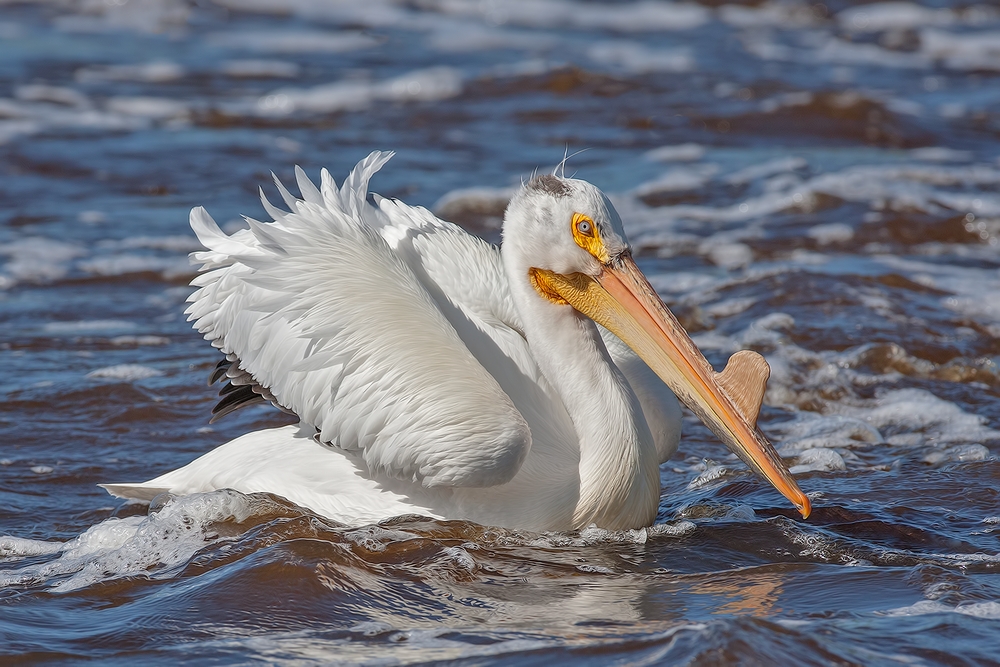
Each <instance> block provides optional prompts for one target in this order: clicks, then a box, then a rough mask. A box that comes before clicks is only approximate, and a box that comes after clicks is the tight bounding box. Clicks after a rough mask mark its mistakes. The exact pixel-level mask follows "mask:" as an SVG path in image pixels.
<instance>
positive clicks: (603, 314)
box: [503, 175, 810, 517]
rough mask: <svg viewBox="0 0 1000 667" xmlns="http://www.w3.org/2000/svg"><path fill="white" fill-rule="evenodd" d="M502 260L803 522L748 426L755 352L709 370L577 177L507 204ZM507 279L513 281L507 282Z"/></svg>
mask: <svg viewBox="0 0 1000 667" xmlns="http://www.w3.org/2000/svg"><path fill="white" fill-rule="evenodd" d="M503 240H504V255H505V257H516V258H517V262H516V263H517V265H518V266H520V267H523V270H524V274H525V275H524V278H525V280H526V281H528V282H529V283H530V284H531V286H532V287H533V288H534V290H535V291H536V292H537V293H538V295H539V296H540V297H541V298H543V299H545V300H547V301H549V302H551V303H552V304H554V305H556V306H558V307H565V308H575V309H576V310H577V311H579V312H580V313H582V314H584V315H586V316H587V317H590V318H591V319H593V320H594V321H596V322H598V323H600V324H601V325H603V326H604V327H606V328H607V329H609V330H610V331H612V332H614V334H615V335H617V336H618V337H619V338H620V339H621V340H622V341H624V342H625V343H626V344H627V345H628V346H629V347H631V348H632V349H633V350H634V351H635V352H636V354H638V355H639V356H640V357H641V358H642V359H643V361H645V362H646V364H647V365H649V367H650V368H651V369H652V370H653V371H654V372H655V373H656V374H657V375H659V376H660V379H662V380H663V381H664V382H665V383H666V385H667V386H668V387H670V389H671V390H672V391H673V392H674V393H675V394H676V395H677V397H678V398H679V399H681V400H682V401H683V402H684V403H685V405H687V406H688V407H689V408H690V409H691V410H692V411H693V412H694V413H695V414H696V415H698V416H699V417H700V418H701V420H702V421H703V422H705V425H706V426H708V427H709V428H710V429H711V430H712V431H713V432H714V433H715V434H716V435H717V436H718V437H719V439H721V440H722V441H723V442H724V443H725V444H726V445H727V446H728V447H729V448H730V449H731V450H732V451H733V452H735V453H736V454H737V455H738V456H739V457H740V458H741V459H743V461H745V462H746V463H747V465H749V466H750V468H751V469H753V470H755V471H756V472H757V473H758V474H760V475H762V476H763V477H764V478H765V479H767V480H768V481H769V482H771V484H773V485H774V487H775V488H776V489H777V490H778V491H780V492H781V493H782V494H783V495H784V496H785V497H786V498H788V499H789V500H790V501H791V502H792V503H793V504H794V505H795V506H796V507H798V509H799V511H800V512H801V513H802V515H803V516H805V517H808V516H809V512H810V504H809V499H808V498H807V497H806V495H805V494H804V493H802V490H801V489H799V487H798V484H796V483H795V480H794V479H793V478H792V476H791V473H789V471H788V468H787V467H786V466H785V464H784V462H782V460H781V458H780V457H779V456H778V454H777V452H776V451H775V450H774V447H773V446H772V445H771V443H770V442H768V440H767V438H765V437H764V435H763V434H762V433H761V432H760V430H759V429H757V426H756V423H757V413H758V412H759V410H760V405H761V402H762V401H763V398H764V389H765V386H766V383H767V378H768V375H769V373H770V369H769V367H768V365H767V362H766V361H764V358H763V357H761V356H760V355H759V354H757V353H755V352H749V351H743V352H738V353H737V354H735V355H733V357H732V358H731V359H730V361H729V364H728V365H727V366H726V368H725V370H723V371H722V372H721V373H716V372H715V371H714V370H713V369H712V366H711V365H710V364H709V363H708V361H707V360H706V359H705V357H704V356H703V355H702V354H701V351H699V350H698V348H697V347H696V346H695V344H694V342H693V341H692V340H691V338H690V336H688V334H687V332H686V331H685V330H684V328H683V327H682V326H681V325H680V323H679V322H678V321H677V318H675V317H674V316H673V314H672V313H671V312H670V311H669V310H668V309H667V307H666V305H665V304H664V303H663V301H662V300H661V299H660V297H659V296H657V294H656V290H654V289H653V287H652V286H651V285H650V284H649V281H648V280H647V279H646V277H645V276H644V275H643V274H642V272H641V271H640V270H639V267H637V266H636V264H635V262H634V261H633V260H632V255H631V249H630V248H629V245H628V241H627V239H626V237H625V230H624V229H623V227H622V222H621V218H620V217H619V215H618V212H617V211H615V208H614V206H613V205H612V204H611V202H610V201H609V200H608V198H607V197H606V196H605V195H604V193H602V192H601V191H600V190H598V189H597V188H596V187H594V186H593V185H591V184H590V183H587V182H585V181H580V180H576V179H568V178H559V177H557V176H550V175H545V176H539V177H537V178H534V179H532V180H531V181H529V182H528V183H527V184H526V185H525V186H524V187H523V188H521V190H520V191H519V192H518V193H517V194H516V195H515V196H514V197H513V199H511V202H510V205H509V206H508V207H507V213H506V216H505V218H504V229H503ZM512 279H514V277H513V276H512Z"/></svg>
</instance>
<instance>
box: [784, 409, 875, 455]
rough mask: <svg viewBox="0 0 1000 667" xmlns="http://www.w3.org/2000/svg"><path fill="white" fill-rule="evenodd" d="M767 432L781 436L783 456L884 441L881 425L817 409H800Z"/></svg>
mask: <svg viewBox="0 0 1000 667" xmlns="http://www.w3.org/2000/svg"><path fill="white" fill-rule="evenodd" d="M768 432H770V433H774V434H776V435H777V436H778V437H780V442H781V446H780V447H779V449H778V451H779V453H780V454H781V455H782V456H789V455H792V454H796V453H799V452H804V451H806V450H815V449H818V448H829V447H834V448H845V449H849V448H852V447H862V446H864V447H867V446H868V445H870V444H876V443H880V442H883V439H882V434H881V433H880V432H879V431H878V429H877V428H875V427H874V426H872V425H871V424H869V423H868V422H866V421H864V420H862V419H858V418H856V417H846V416H844V415H819V414H816V413H815V412H797V413H796V414H795V418H794V419H792V420H790V421H787V422H782V423H779V424H775V425H773V426H770V427H769V428H768Z"/></svg>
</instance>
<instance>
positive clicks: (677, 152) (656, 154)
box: [643, 144, 705, 162]
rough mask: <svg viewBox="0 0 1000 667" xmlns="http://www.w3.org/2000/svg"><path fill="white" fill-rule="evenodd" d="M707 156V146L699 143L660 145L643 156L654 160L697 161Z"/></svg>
mask: <svg viewBox="0 0 1000 667" xmlns="http://www.w3.org/2000/svg"><path fill="white" fill-rule="evenodd" d="M704 156H705V147H704V146H701V145H699V144H678V145H676V146H660V147H659V148H654V149H653V150H651V151H647V152H646V153H645V154H644V155H643V157H645V158H646V159H647V160H652V161H654V162H695V161H697V160H700V159H702V158H703V157H704Z"/></svg>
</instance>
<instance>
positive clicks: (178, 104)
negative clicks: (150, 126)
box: [106, 96, 188, 120]
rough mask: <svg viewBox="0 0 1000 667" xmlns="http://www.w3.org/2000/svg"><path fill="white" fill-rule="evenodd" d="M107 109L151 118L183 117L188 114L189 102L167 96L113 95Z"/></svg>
mask: <svg viewBox="0 0 1000 667" xmlns="http://www.w3.org/2000/svg"><path fill="white" fill-rule="evenodd" d="M106 104H107V109H108V110H109V111H113V112H115V113H120V114H124V115H126V116H135V117H138V118H144V119H149V120H169V119H183V118H186V117H187V114H188V103H187V102H183V101H181V100H176V99H170V98H166V97H148V96H135V97H112V98H110V99H109V100H108V101H107V103H106Z"/></svg>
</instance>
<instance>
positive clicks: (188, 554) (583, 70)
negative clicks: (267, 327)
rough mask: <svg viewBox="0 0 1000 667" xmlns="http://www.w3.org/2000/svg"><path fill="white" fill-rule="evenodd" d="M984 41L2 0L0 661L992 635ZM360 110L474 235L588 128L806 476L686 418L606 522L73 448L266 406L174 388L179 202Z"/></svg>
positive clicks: (349, 7) (860, 18) (318, 153)
mask: <svg viewBox="0 0 1000 667" xmlns="http://www.w3.org/2000/svg"><path fill="white" fill-rule="evenodd" d="M998 63H1000V10H997V9H996V8H995V7H994V6H992V5H989V4H981V5H975V4H968V3H964V2H961V3H960V2H955V1H951V2H949V1H946V0H941V1H938V2H930V1H928V2H924V3H919V4H918V3H895V4H862V3H851V2H843V1H835V0H831V1H829V2H826V3H825V4H819V3H805V2H796V1H794V0H791V1H789V2H757V1H752V2H743V3H738V2H734V3H731V4H726V3H723V2H715V1H714V0H713V1H711V2H710V1H708V0H705V1H704V2H702V3H682V4H669V3H658V2H641V3H634V2H625V3H614V4H599V3H590V2H578V3H577V2H562V1H557V0H549V1H548V2H541V3H501V2H495V3H494V2H481V3H461V2H444V1H440V2H438V1H432V0H428V1H426V2H424V1H420V2H410V3H393V2H386V1H383V0H378V1H376V0H372V1H370V2H366V3H363V4H358V5H356V6H355V5H354V4H346V3H345V4H335V3H326V2H321V1H320V0H294V1H290V2H279V1H278V0H253V1H250V0H224V1H217V2H203V3H188V2H182V1H181V0H144V1H140V0H123V1H118V0H116V2H93V3H91V2H83V1H80V2H73V1H67V2H58V3H56V2H52V3H47V2H38V3H10V4H3V5H0V168H2V170H3V179H2V181H0V204H2V206H0V221H2V226H0V258H2V260H3V261H4V264H3V265H2V267H0V359H2V368H3V375H2V379H0V392H2V394H0V395H2V402H0V410H2V413H0V535H2V536H0V661H2V662H25V661H27V662H36V661H37V662H47V661H51V662H75V661H78V660H79V661H82V660H99V661H101V662H102V663H108V664H115V663H120V664H133V663H135V662H138V661H142V662H145V663H163V664H168V663H169V664H174V663H176V662H177V661H187V662H192V663H197V664H230V663H239V664H254V663H269V664H270V663H281V664H284V663H310V662H320V663H330V662H337V661H342V662H351V663H364V664H403V663H419V662H426V661H454V662H457V663H463V664H464V663H470V664H486V663H497V662H502V661H512V662H513V661H517V662H518V663H519V664H522V663H540V664H549V663H551V662H553V661H560V660H562V661H564V660H573V661H575V662H580V663H592V664H599V665H604V664H632V663H635V664H646V663H657V662H667V663H686V664H698V665H707V664H720V663H723V664H729V663H745V664H766V665H770V664H774V663H775V662H780V663H793V662H795V663H800V664H861V665H871V664H898V663H907V664H949V665H950V664H998V663H1000V652H998V649H997V646H1000V584H998V583H997V582H998V581H1000V579H998V577H997V574H998V570H1000V543H998V536H1000V492H998V488H1000V462H998V458H997V457H998V452H1000V392H998V369H997V362H998V356H1000V343H998V337H1000V255H998V243H1000V241H998V238H1000V161H998V158H1000V140H998V136H1000V115H998V109H1000V79H998V74H1000V65H998ZM372 149H395V150H397V151H398V155H397V157H396V158H394V159H393V161H392V162H390V164H389V165H387V167H386V168H384V169H383V171H382V172H381V173H380V174H379V175H378V176H377V178H376V180H375V181H374V183H373V189H374V190H375V191H377V192H379V193H381V194H383V195H386V196H396V197H401V198H403V199H405V200H406V201H408V202H409V203H414V204H421V205H426V206H430V207H432V208H434V209H435V210H436V211H438V212H439V214H441V215H442V216H443V217H446V218H449V219H453V220H455V221H457V222H460V223H462V224H464V225H466V226H467V227H468V228H469V229H471V230H473V231H475V232H476V233H479V234H482V235H483V236H485V237H486V238H488V239H491V240H497V237H498V234H497V229H498V224H499V216H500V215H501V214H502V210H503V206H504V203H505V201H506V197H507V196H508V192H509V189H510V188H511V187H512V186H513V185H515V184H517V183H518V182H519V180H520V179H521V178H522V177H524V176H526V175H529V174H531V173H532V171H533V170H534V169H536V168H540V169H550V168H551V166H552V165H553V164H555V163H556V162H558V161H559V160H560V159H562V157H563V154H564V150H566V149H568V150H569V152H571V153H572V152H574V151H577V150H580V149H588V150H586V152H583V153H581V154H579V155H577V156H575V157H573V158H572V159H571V160H570V161H569V169H570V171H573V170H575V171H576V173H577V175H578V176H579V177H581V178H585V179H587V180H589V181H591V182H593V183H595V184H597V185H599V186H600V187H602V188H603V189H604V190H605V191H607V192H609V193H612V196H613V199H614V201H615V203H616V206H617V207H618V209H619V211H620V212H621V214H622V217H623V219H624V220H625V224H626V229H627V231H628V233H629V235H630V238H631V240H632V242H633V244H634V245H635V247H636V250H637V253H636V254H637V256H638V259H639V263H640V265H641V267H642V268H643V270H644V271H645V272H646V273H647V275H649V276H650V277H651V280H652V282H653V284H654V286H655V287H656V288H657V289H658V290H659V291H660V293H661V294H662V296H663V297H664V298H665V299H666V300H667V302H668V303H669V304H670V305H671V306H672V308H673V309H674V311H675V312H676V313H677V315H678V316H679V317H680V318H681V320H682V321H683V323H684V324H685V325H686V326H687V327H689V329H690V330H691V332H692V334H693V335H694V336H695V340H696V342H697V343H698V344H699V345H700V346H701V347H702V349H703V350H704V351H705V352H706V354H707V356H708V357H709V359H710V360H711V361H712V363H713V364H715V366H716V367H717V368H720V367H721V366H722V365H723V364H724V362H725V360H726V359H727V358H728V356H729V355H730V354H731V353H732V352H733V351H735V350H738V349H743V348H749V349H755V350H758V351H760V352H761V353H762V354H764V355H765V357H766V358H767V359H768V361H769V362H770V364H771V367H772V379H771V381H770V383H769V391H768V394H767V396H766V400H765V405H764V408H763V411H762V415H761V420H760V424H761V427H762V428H763V430H764V431H765V433H767V434H768V435H769V436H770V437H771V439H772V440H773V441H774V442H775V443H776V445H777V446H778V448H779V450H780V451H781V453H782V455H783V456H785V457H786V461H787V462H788V463H789V464H790V465H791V466H793V471H795V473H796V476H797V478H798V479H799V481H800V484H801V486H802V488H803V489H804V490H805V491H806V492H807V493H808V494H809V495H810V497H811V498H812V501H813V505H814V508H815V509H814V514H813V516H812V517H810V519H809V520H808V521H802V520H801V519H799V518H797V516H796V513H795V511H794V509H792V508H791V507H789V506H788V504H787V502H786V501H784V499H783V498H781V497H780V496H779V495H778V494H777V493H776V492H775V491H774V490H773V489H772V488H771V487H770V486H769V485H767V484H766V483H765V482H763V481H761V480H759V479H757V478H755V477H753V476H752V475H751V474H750V473H749V472H748V471H747V470H746V468H745V467H744V466H743V465H742V464H741V463H740V462H739V461H737V460H736V459H735V458H734V457H731V456H729V455H728V452H727V451H726V450H725V448H724V447H722V446H721V445H720V444H719V443H718V442H717V441H716V440H715V439H714V438H713V437H712V436H711V434H710V433H709V432H708V431H707V429H705V428H704V427H703V426H702V425H701V424H700V423H698V422H697V421H696V420H695V419H694V418H693V417H690V416H689V417H687V418H686V419H685V424H684V437H683V439H682V443H681V448H680V451H679V452H678V454H677V456H676V457H675V458H674V459H673V460H671V461H670V462H668V463H667V464H665V465H664V466H663V467H662V470H661V479H662V484H663V494H662V499H661V502H660V509H659V516H658V517H657V520H656V523H655V525H654V526H653V527H651V528H648V529H645V530H641V531H632V532H628V533H608V532H605V531H600V530H597V529H590V530H585V531H583V532H581V533H559V534H542V535H540V534H531V533H523V532H516V531H509V530H500V529H496V528H488V527H482V526H477V525H474V524H468V523H459V522H436V521H430V520H425V519H421V518H419V517H403V518H400V519H398V520H395V521H392V522H388V523H386V524H382V525H379V526H370V527H366V528H361V529H349V528H345V527H343V526H339V525H337V524H336V523H335V522H333V521H331V520H328V519H325V518H322V517H318V516H315V515H313V514H311V513H309V512H307V511H304V510H302V509H300V508H297V507H295V506H293V505H290V504H289V503H287V502H286V501H284V500H282V499H280V498H275V497H267V496H244V495H240V494H238V493H235V492H229V491H220V492H217V493H213V494H206V495H201V496H191V497H183V498H159V499H157V501H155V502H154V505H153V506H152V507H146V506H144V505H128V504H122V503H121V502H119V501H117V500H114V499H112V498H110V497H108V496H107V495H106V494H105V493H104V492H103V491H102V490H101V489H99V488H97V487H96V486H95V484H97V483H98V482H102V481H113V480H120V479H146V478H149V477H152V476H154V475H157V474H159V473H161V472H164V471H166V470H169V469H172V468H175V467H178V466H180V465H183V464H184V463H187V462H188V461H190V460H192V459H193V458H195V457H196V456H198V455H199V454H201V453H204V452H206V451H208V450H210V449H211V448H212V447H214V446H216V445H218V444H221V443H223V442H225V441H227V440H228V439H231V438H233V437H235V436H237V435H240V434H242V433H245V432H247V431H250V430H254V429H257V428H263V427H266V426H271V425H277V424H281V423H287V421H288V417H286V416H284V415H281V414H280V413H278V412H277V411H275V410H273V409H265V408H252V409H249V410H245V411H242V412H241V413H237V414H236V415H233V416H232V417H229V418H227V419H226V420H223V421H222V422H219V423H217V424H215V425H213V426H208V416H209V412H210V409H211V406H212V405H213V404H214V401H215V398H216V397H215V394H214V391H213V390H212V389H209V388H208V387H206V386H205V384H204V379H205V377H206V375H207V373H208V371H209V369H210V368H211V367H212V366H214V364H215V362H216V361H217V353H216V352H215V351H214V350H213V349H212V348H211V347H210V346H209V345H208V344H207V343H206V342H204V341H203V340H201V339H200V337H199V336H198V335H196V334H195V333H194V332H193V331H191V330H190V329H189V327H188V324H187V323H186V322H185V321H184V318H183V315H182V310H183V301H184V299H185V298H186V296H187V294H188V293H189V288H188V287H186V283H187V282H188V280H190V278H191V276H192V275H193V269H192V268H191V267H190V266H189V264H188V263H187V259H186V254H187V252H189V251H191V250H194V249H197V243H196V241H195V239H194V237H193V235H192V234H191V233H190V231H189V230H188V228H187V225H186V219H187V211H188V210H189V209H190V207H191V206H194V205H200V204H204V205H206V206H208V207H209V209H210V210H211V212H212V213H213V215H214V216H215V217H216V219H217V220H219V221H220V223H221V222H226V224H227V226H228V227H229V228H230V229H232V228H235V227H236V226H238V225H240V224H241V222H240V221H239V218H238V216H239V215H240V214H242V213H246V214H248V215H251V216H258V215H259V205H258V204H257V203H256V188H257V186H258V185H264V186H265V188H267V187H269V185H268V184H269V182H270V175H269V173H268V172H269V170H274V171H275V173H277V174H278V175H279V176H280V177H282V178H283V179H284V180H285V181H286V182H292V180H293V179H292V177H291V174H292V167H293V165H295V164H301V165H302V166H303V167H304V168H306V169H307V171H309V172H310V174H313V175H315V174H316V173H317V172H318V169H319V168H320V167H321V166H326V167H328V168H330V170H331V172H333V173H334V175H335V176H336V175H338V174H339V175H341V176H342V175H343V174H344V173H346V171H347V169H349V168H350V167H351V166H352V165H353V164H354V163H355V162H356V161H357V160H358V159H360V158H361V157H363V156H364V155H366V154H367V153H368V152H369V151H370V150H372ZM269 192H272V191H269Z"/></svg>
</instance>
